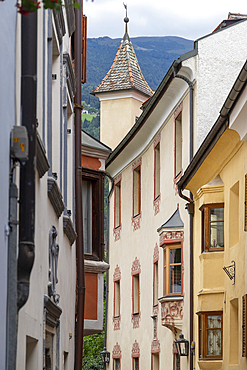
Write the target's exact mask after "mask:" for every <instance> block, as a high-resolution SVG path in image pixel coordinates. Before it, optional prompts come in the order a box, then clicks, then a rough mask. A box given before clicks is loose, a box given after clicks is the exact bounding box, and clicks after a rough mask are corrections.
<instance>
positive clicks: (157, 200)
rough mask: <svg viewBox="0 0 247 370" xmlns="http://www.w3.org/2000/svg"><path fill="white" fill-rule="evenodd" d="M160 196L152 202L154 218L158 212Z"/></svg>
mask: <svg viewBox="0 0 247 370" xmlns="http://www.w3.org/2000/svg"><path fill="white" fill-rule="evenodd" d="M160 202H161V195H159V196H158V197H157V198H156V199H155V200H154V202H153V207H154V215H155V216H156V215H157V214H158V213H159V211H160Z"/></svg>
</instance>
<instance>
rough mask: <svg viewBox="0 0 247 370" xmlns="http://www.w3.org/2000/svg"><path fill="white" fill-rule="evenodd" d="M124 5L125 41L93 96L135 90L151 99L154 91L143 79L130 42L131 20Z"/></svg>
mask: <svg viewBox="0 0 247 370" xmlns="http://www.w3.org/2000/svg"><path fill="white" fill-rule="evenodd" d="M123 4H124V7H125V9H126V16H125V18H124V22H125V34H124V37H123V40H122V42H121V44H120V46H119V48H118V51H117V54H116V57H115V59H114V61H113V64H112V66H111V68H110V70H109V72H108V73H107V75H106V76H105V77H104V78H103V80H102V81H101V83H100V84H99V85H98V86H97V87H96V89H94V90H93V92H92V94H94V95H96V94H98V93H102V92H113V91H123V90H130V89H133V90H136V91H139V92H140V93H141V94H144V95H146V97H150V96H152V95H153V91H152V90H151V89H150V87H149V86H148V83H147V82H146V80H145V78H144V77H143V74H142V72H141V68H140V66H139V63H138V60H137V57H136V54H135V50H134V48H133V46H132V43H131V41H130V38H129V35H128V27H127V24H128V22H129V18H128V17H127V5H126V4H125V3H123Z"/></svg>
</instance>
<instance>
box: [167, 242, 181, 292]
mask: <svg viewBox="0 0 247 370" xmlns="http://www.w3.org/2000/svg"><path fill="white" fill-rule="evenodd" d="M181 293H182V274H181V243H171V244H166V245H165V247H164V295H180V294H181Z"/></svg>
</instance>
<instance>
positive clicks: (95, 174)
mask: <svg viewBox="0 0 247 370" xmlns="http://www.w3.org/2000/svg"><path fill="white" fill-rule="evenodd" d="M81 174H82V180H85V181H88V182H91V184H92V253H91V254H87V253H85V259H91V260H96V261H103V260H104V178H105V175H104V173H102V172H100V171H95V170H92V169H90V168H85V167H82V171H81Z"/></svg>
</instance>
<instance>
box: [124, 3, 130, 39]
mask: <svg viewBox="0 0 247 370" xmlns="http://www.w3.org/2000/svg"><path fill="white" fill-rule="evenodd" d="M123 6H124V7H125V9H126V16H125V18H124V22H125V35H124V37H123V40H124V41H126V40H128V41H130V38H129V35H128V28H127V23H128V22H129V18H128V16H127V4H125V3H123Z"/></svg>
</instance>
